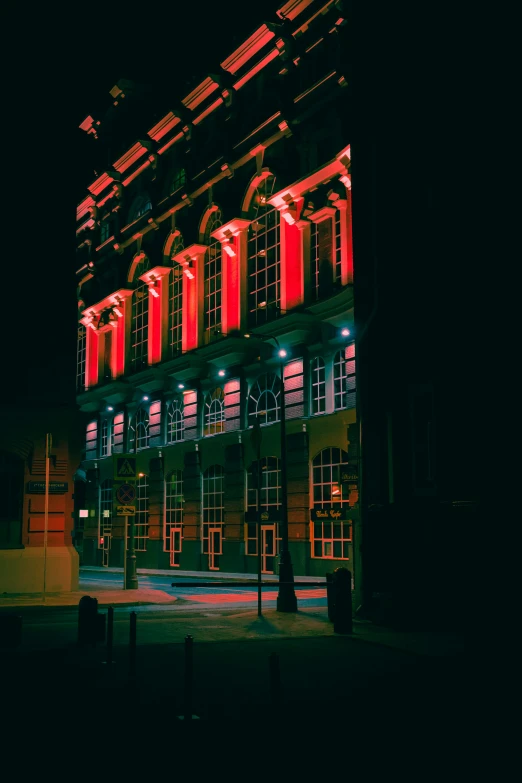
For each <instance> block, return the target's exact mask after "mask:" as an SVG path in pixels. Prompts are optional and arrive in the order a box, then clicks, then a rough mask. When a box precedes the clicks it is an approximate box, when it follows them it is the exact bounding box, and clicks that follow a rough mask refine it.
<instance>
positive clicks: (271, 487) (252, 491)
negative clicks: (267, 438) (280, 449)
mask: <svg viewBox="0 0 522 783" xmlns="http://www.w3.org/2000/svg"><path fill="white" fill-rule="evenodd" d="M260 467H261V490H260V493H261V496H260V501H261V510H262V511H268V512H270V510H272V511H277V510H279V509H280V504H281V467H280V464H279V459H278V458H277V457H263V458H262V459H261V466H260ZM258 471H259V466H258V463H257V461H255V462H253V463H252V464H251V466H250V469H249V471H248V473H247V507H248V510H249V511H257V509H258V506H257V495H258V481H259V476H258ZM276 540H277V541H278V540H279V535H278V534H277V533H276ZM245 543H246V554H247V555H257V524H256V523H250V522H249V523H247V525H246V542H245Z"/></svg>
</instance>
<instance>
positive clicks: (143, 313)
mask: <svg viewBox="0 0 522 783" xmlns="http://www.w3.org/2000/svg"><path fill="white" fill-rule="evenodd" d="M148 265H149V263H148V259H146V260H145V261H140V263H139V264H138V265H137V267H136V269H135V271H134V280H136V281H137V285H136V288H135V290H134V293H133V295H132V331H131V363H132V369H133V370H134V371H135V372H139V370H143V369H144V368H145V367H146V366H147V364H148V334H149V289H148V285H147V283H145V282H142V281H141V280H140V279H139V278H140V275H142V274H143V273H144V272H146V271H147V269H148Z"/></svg>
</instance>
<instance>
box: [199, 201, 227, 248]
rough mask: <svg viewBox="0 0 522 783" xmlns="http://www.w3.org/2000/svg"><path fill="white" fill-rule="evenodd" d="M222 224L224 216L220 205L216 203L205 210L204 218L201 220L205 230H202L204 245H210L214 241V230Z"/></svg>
mask: <svg viewBox="0 0 522 783" xmlns="http://www.w3.org/2000/svg"><path fill="white" fill-rule="evenodd" d="M221 225H223V216H222V214H221V210H220V209H219V207H217V206H216V205H214V206H213V207H211V208H210V209H209V210H207V211H206V212H205V214H204V215H203V220H202V221H201V227H202V229H203V231H202V232H201V231H200V233H202V234H203V236H202V241H203V244H204V245H210V243H211V242H213V241H214V240H213V238H212V232H213V231H215V230H216V229H217V228H219V227H220V226H221Z"/></svg>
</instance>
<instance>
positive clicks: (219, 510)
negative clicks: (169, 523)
mask: <svg viewBox="0 0 522 783" xmlns="http://www.w3.org/2000/svg"><path fill="white" fill-rule="evenodd" d="M224 483H225V482H224V470H223V468H222V467H221V465H211V466H210V467H209V468H207V470H206V471H205V472H204V473H203V485H202V504H201V506H202V508H201V511H202V516H203V524H202V531H201V551H202V552H203V554H204V555H208V567H209V569H210V570H211V571H213V570H218V569H219V558H220V555H221V553H222V541H223V521H224V516H225V502H224V498H225V486H224Z"/></svg>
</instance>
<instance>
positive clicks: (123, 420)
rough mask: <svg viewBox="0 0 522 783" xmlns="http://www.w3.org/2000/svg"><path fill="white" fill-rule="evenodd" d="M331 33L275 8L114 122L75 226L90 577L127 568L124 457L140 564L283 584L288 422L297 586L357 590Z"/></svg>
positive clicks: (337, 65) (347, 299)
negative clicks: (139, 112)
mask: <svg viewBox="0 0 522 783" xmlns="http://www.w3.org/2000/svg"><path fill="white" fill-rule="evenodd" d="M345 35H346V19H345V18H344V17H343V13H342V9H341V5H340V3H336V2H331V0H330V1H329V2H327V1H325V0H322V2H317V1H316V2H313V1H312V2H311V1H310V0H300V1H298V2H296V1H295V0H291V2H288V3H286V4H285V5H284V6H283V7H282V8H281V9H280V11H278V13H277V15H276V17H275V18H274V19H273V20H268V21H266V22H265V23H263V24H261V25H260V26H259V28H258V29H256V30H255V31H254V32H253V33H252V35H251V36H250V37H249V38H248V39H247V40H245V41H244V42H243V43H242V44H241V45H240V46H238V47H237V48H236V49H235V50H234V51H232V52H231V53H230V55H229V56H228V57H227V58H226V59H225V60H223V61H222V62H220V63H216V65H215V69H214V72H213V74H212V75H210V76H208V77H206V78H204V79H203V80H202V81H201V82H200V83H198V84H197V85H196V86H195V87H194V89H193V90H192V91H191V92H190V93H189V94H188V95H186V96H184V97H182V98H181V100H180V102H179V103H175V102H172V105H170V104H169V105H166V106H165V110H164V111H163V109H161V110H160V108H159V107H158V111H157V113H156V119H155V121H151V122H150V123H149V124H147V118H146V117H144V116H140V118H139V123H141V125H140V127H139V129H138V131H137V133H136V136H135V137H134V138H133V139H131V140H129V139H128V138H127V136H128V128H129V125H128V123H125V126H123V125H122V126H121V132H119V131H118V127H119V126H118V120H117V117H116V119H114V118H113V120H112V124H111V139H112V141H111V143H112V145H113V146H112V149H113V150H114V149H115V146H114V145H115V141H114V140H115V139H116V140H117V143H116V147H118V143H119V148H118V154H115V155H114V156H113V159H112V158H111V165H110V167H109V168H108V169H107V170H105V171H103V173H102V174H101V175H99V176H98V177H97V179H96V180H95V181H94V182H92V183H89V184H88V187H87V195H86V196H85V198H84V199H83V200H82V201H81V203H80V204H79V205H78V208H77V232H76V233H77V247H78V251H77V252H78V259H79V263H78V272H77V277H78V289H77V290H78V370H77V402H78V406H79V408H80V410H81V411H82V412H83V413H84V414H85V416H86V427H85V453H84V459H83V461H82V465H81V470H80V473H81V475H82V476H83V477H84V478H85V484H84V492H83V493H82V499H81V505H82V506H83V507H82V508H78V505H77V509H76V524H77V534H78V535H79V536H81V537H82V561H83V563H85V564H96V565H115V566H122V565H123V562H124V550H125V540H126V537H125V529H126V528H125V518H124V517H121V516H118V515H117V513H116V512H117V499H116V497H115V492H114V490H115V485H114V462H115V459H116V458H117V455H121V454H134V455H136V460H137V471H138V477H137V482H136V499H135V501H133V503H134V508H135V531H136V539H135V541H136V550H137V551H136V554H137V565H138V567H148V568H172V569H173V571H174V570H175V569H180V570H187V571H191V570H197V571H207V570H209V571H223V572H240V573H256V572H257V568H258V555H259V547H260V551H261V561H262V563H261V565H262V571H263V572H264V573H277V572H278V553H279V547H280V540H281V523H282V518H281V515H282V513H284V511H283V510H282V489H283V487H282V480H281V409H282V405H284V411H285V420H286V459H285V466H284V467H285V470H284V471H283V475H284V474H285V473H286V500H287V503H286V505H287V510H288V511H287V521H288V537H289V548H290V553H291V557H292V562H293V566H294V572H295V574H296V575H324V574H325V573H326V572H329V571H332V570H333V569H334V568H336V567H338V566H345V567H348V568H350V569H351V570H352V571H355V573H356V578H357V562H356V560H357V557H356V549H355V548H354V540H355V537H356V535H357V532H356V531H357V526H358V520H359V503H358V482H357V477H358V430H357V420H356V395H357V389H356V373H355V334H354V324H353V313H354V298H353V282H354V279H353V278H354V275H353V252H352V223H351V216H352V206H351V178H350V164H351V149H350V125H349V112H348V110H347V107H348V105H349V99H348V92H349V91H348V89H347V80H346V73H347V67H348V64H347V62H346V60H345V57H346V48H347V47H346V40H345ZM129 88H130V89H129ZM131 88H132V85H125V83H124V82H120V83H118V85H116V86H115V87H114V88H113V90H111V95H112V97H113V98H114V102H113V103H114V105H116V108H117V104H119V103H124V102H125V100H130V99H129V97H128V96H126V92H127V91H128V92H131V91H132V89H131ZM113 114H114V109H113ZM158 116H160V117H161V118H160V119H159V120H158ZM81 127H82V129H83V130H84V131H86V132H87V133H88V134H90V135H92V136H93V138H94V142H93V143H95V144H100V148H101V149H102V148H103V144H104V136H103V132H104V124H103V122H102V121H99V120H96V119H95V118H93V117H89V118H87V120H86V121H85V122H84V123H82V126H81ZM126 134H127V136H126ZM101 157H103V156H101ZM79 496H80V495H79ZM283 507H284V504H283ZM260 518H261V522H259V519H260ZM259 526H260V531H259ZM259 532H260V535H258V534H259Z"/></svg>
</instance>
